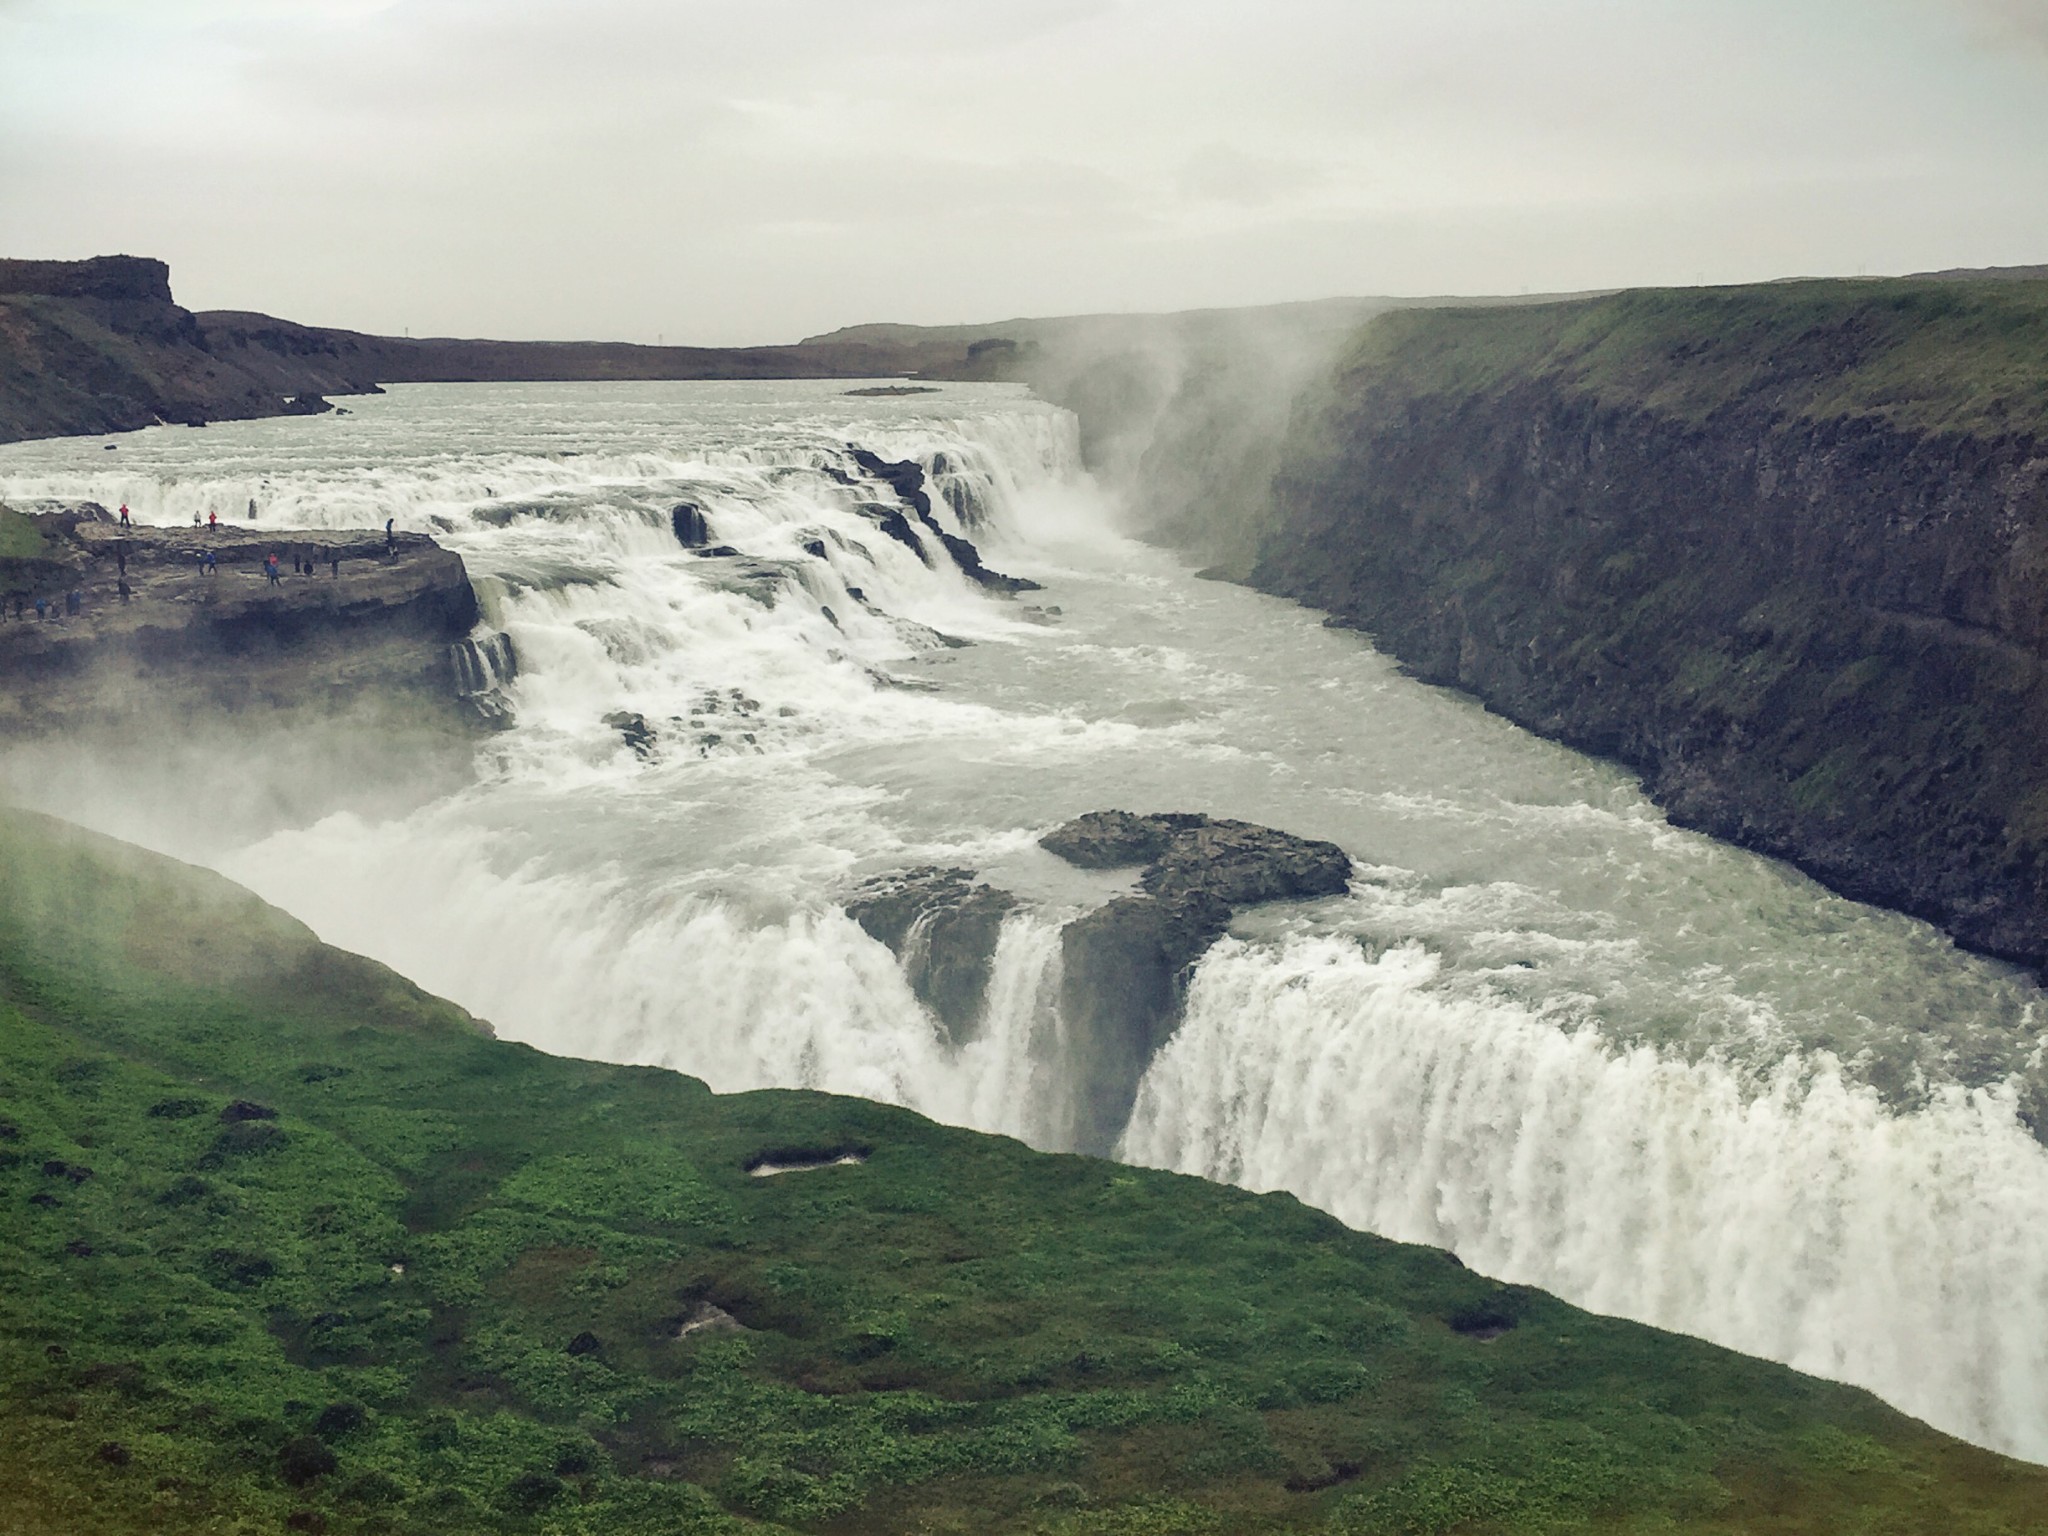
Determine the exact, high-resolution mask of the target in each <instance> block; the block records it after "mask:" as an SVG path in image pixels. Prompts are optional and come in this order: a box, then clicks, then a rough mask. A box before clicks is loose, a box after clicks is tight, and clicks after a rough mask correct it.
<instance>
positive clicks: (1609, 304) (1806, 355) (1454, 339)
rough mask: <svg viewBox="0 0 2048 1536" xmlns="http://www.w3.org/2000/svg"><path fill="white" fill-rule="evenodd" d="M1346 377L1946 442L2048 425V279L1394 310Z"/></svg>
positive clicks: (1673, 292) (1658, 293)
mask: <svg viewBox="0 0 2048 1536" xmlns="http://www.w3.org/2000/svg"><path fill="white" fill-rule="evenodd" d="M1345 370H1346V372H1347V373H1348V374H1350V375H1351V376H1352V377H1353V378H1354V380H1357V381H1360V382H1364V383H1367V384H1376V385H1378V386H1380V387H1385V388H1388V389H1391V390H1392V391H1394V392H1396V393H1401V394H1408V395H1453V396H1455V395H1463V394H1474V393H1489V392H1493V391H1498V390H1502V389H1506V388H1508V387H1511V386H1512V385H1513V384H1515V383H1516V382H1517V381H1523V380H1535V379H1541V380H1546V381H1549V382H1553V383H1555V382H1560V381H1561V382H1564V383H1566V384H1568V385H1570V386H1571V387H1573V388H1575V389H1577V390H1580V391H1583V392H1585V393H1587V394H1590V395H1593V396H1595V397H1597V398H1599V399H1600V400H1602V401H1604V402H1607V403H1610V404H1616V405H1624V406H1640V407H1646V408H1649V409H1652V410H1656V411H1659V412H1662V413H1664V414H1667V415H1671V416H1675V417H1679V418H1682V419H1687V420H1698V419H1701V418H1704V417H1706V416H1708V415H1710V414H1712V413H1713V412H1714V411H1716V410H1719V409H1721V408H1723V407H1726V406H1730V405H1734V404H1738V403H1743V402H1756V403H1761V404H1764V405H1767V406H1768V407H1769V408H1771V409H1772V410H1774V411H1780V412H1783V413H1784V414H1787V415H1790V416H1794V417H1811V418H1836V417H1854V416H1870V417H1876V418H1881V419H1883V420H1885V421H1888V422H1891V423H1893V424H1894V425H1897V426H1902V427H1910V428H1917V429H1920V430H1926V431H1937V432H1975V433H1980V434H1989V435H1994V436H1995V435H1998V434H2000V433H2006V432H2024V433H2035V434H2038V433H2041V432H2044V431H2048V281H2010V282H1990V281H1987V282H1968V281H1962V282H1929V281H1925V280H1914V279H1907V278H1896V279H1883V280H1873V281H1854V282H1851V281H1844V280H1824V281H1821V280H1817V281H1809V282H1793V283H1770V284H1761V285H1757V286H1754V287H1743V288H1684V289H1637V290H1632V291H1630V292H1626V293H1619V294H1614V295H1611V296H1609V297H1605V298H1598V299H1586V300H1578V301H1573V302H1568V303H1560V304H1538V305H1528V306H1509V307H1501V308H1487V309H1433V310H1407V311H1397V312H1394V313H1390V314H1387V315H1383V316H1381V317H1379V318H1378V319H1376V320H1374V321H1373V322H1372V323H1371V324H1370V325H1368V326H1367V327H1366V328H1365V329H1364V331H1363V332H1362V333H1361V335H1360V338H1359V340H1358V342H1357V343H1356V344H1355V345H1354V347H1353V349H1352V351H1351V353H1350V354H1349V356H1348V358H1347V360H1346V363H1345Z"/></svg>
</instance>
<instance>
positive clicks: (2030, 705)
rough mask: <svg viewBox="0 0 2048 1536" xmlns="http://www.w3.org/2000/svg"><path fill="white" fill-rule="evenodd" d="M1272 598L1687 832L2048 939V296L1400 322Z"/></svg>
mask: <svg viewBox="0 0 2048 1536" xmlns="http://www.w3.org/2000/svg"><path fill="white" fill-rule="evenodd" d="M1252 580H1253V581H1254V582H1255V584H1257V585H1259V586H1261V587H1264V588H1265V589H1267V590H1269V591H1272V592H1276V593H1280V594H1284V595H1286V596H1289V597H1293V598H1297V599H1300V600H1301V601H1304V602H1307V603H1311V604H1314V605H1315V606H1318V607H1321V608H1324V609H1327V610H1328V611H1329V612H1330V613H1332V614H1333V615H1336V616H1338V618H1339V619H1340V620H1341V621H1343V622H1345V623H1349V624H1354V625H1357V626H1359V627H1361V628H1363V629H1366V630H1369V631H1370V632H1371V633H1372V634H1373V636H1374V637H1375V638H1376V639H1377V641H1378V642H1379V643H1380V644H1381V645H1382V646H1383V647H1385V648H1386V649H1388V650H1389V651H1391V652H1392V653H1394V654H1395V655H1397V656H1399V657H1400V658H1401V659H1402V660H1403V661H1404V662H1406V663H1407V664H1408V665H1409V666H1410V667H1411V668H1412V669H1413V670H1414V671H1415V672H1416V673H1417V674H1418V675H1419V676H1421V677H1423V678H1425V679H1428V680H1430V681H1434V682H1441V683H1446V684H1451V685H1454V686H1458V687H1461V688H1465V689H1467V690H1469V691H1471V692H1473V693H1475V694H1477V695H1478V696H1479V697H1480V698H1482V699H1483V700H1485V701H1486V702H1487V704H1489V705H1490V706H1491V707H1493V708H1495V709H1497V710H1499V711H1500V712H1501V713H1503V714H1505V715H1507V716H1509V717H1510V718H1512V719H1514V720H1516V721H1518V722H1520V723H1522V724H1525V725H1528V726H1530V727H1532V728H1534V729H1536V730H1539V731H1542V732H1544V733H1546V734H1549V735H1553V736H1556V737H1559V738H1561V739H1563V740H1565V741H1568V742H1571V743H1572V744H1574V745H1577V746H1580V747H1583V748H1586V749H1589V750H1592V751H1595V752H1600V753H1603V754H1607V755H1610V756H1613V757H1617V758H1620V759H1621V760H1623V761H1625V762H1627V763H1630V764H1631V765H1633V766H1635V767H1637V768H1638V769H1640V770H1641V771H1642V773H1643V775H1644V778H1645V782H1646V784H1647V786H1648V788H1649V790H1650V792H1651V793H1652V794H1653V795H1654V796H1655V797H1656V798H1657V799H1658V800H1659V802H1660V803H1662V804H1663V805H1664V806H1665V807H1667V808H1668V809H1669V811H1670V812H1671V813H1672V815H1673V816H1674V818H1675V819H1677V820H1679V821H1680V822H1683V823H1686V824H1690V825H1693V826H1697V827H1701V828H1704V829H1706V830H1708V831H1711V832H1713V833H1716V834H1718V835H1721V836H1724V837H1727V838H1730V839H1732V840H1734V841H1737V842H1740V843H1743V844H1746V845H1748V846H1751V847H1754V848H1758V849H1761V850H1763V851H1766V852H1769V853H1773V854H1777V855H1780V856H1782V857H1785V858H1787V859H1790V860H1792V861H1793V862H1795V863H1797V864H1799V865H1801V866H1803V867H1804V868H1806V869H1808V870H1810V871H1811V872H1813V873H1814V874H1816V875H1818V876H1819V877H1821V878H1822V879H1824V880H1826V881H1827V882H1829V883H1830V884H1832V885H1834V886H1835V887H1837V888H1838V889H1841V890H1843V891H1845V892H1848V893H1849V894H1852V895H1855V896H1858V897H1861V898H1864V899H1868V900H1872V901H1876V902H1880V903H1884V904H1887V905H1891V906H1895V907H1898V908H1902V909H1904V910H1906V911H1909V912H1913V913H1916V914H1918V915H1921V916H1923V917H1926V918H1928V919H1930V920H1932V921H1934V922H1937V923H1939V924H1941V925H1943V926H1944V927H1946V928H1947V929H1948V930H1949V931H1950V932H1951V933H1953V934H1954V935H1955V936H1956V937H1957V938H1958V939H1959V940H1960V941H1962V942H1963V943H1965V944H1967V945H1970V946H1972V947H1974V948H1978V949H1981V950H1985V951H1988V952H1991V953H1994V954H2000V955H2005V956H2009V957H2012V958H2015V959H2019V960H2023V961H2027V962H2030V963H2034V964H2040V963H2043V962H2044V961H2048V750H2044V749H2048V671H2044V667H2043V662H2044V659H2048V283H2043V282H2040V281H2026V280H2009V281H2004V282H1998V283H1988V282H1987V283H1954V282H1948V283H1937V282H1931V281H1924V282H1913V281H1895V282H1876V283H1805V284H1784V285H1772V286H1769V287H1761V288H1752V289H1735V290H1718V291H1716V290H1708V291H1690V292H1685V293H1631V294H1623V295H1617V296H1613V297H1609V298H1603V299H1597V300H1592V301H1588V302H1583V303H1575V304H1561V305H1545V306H1538V307H1533V308H1527V309H1517V310H1494V311H1483V312H1482V311H1470V310H1467V311H1458V310H1442V311H1436V312H1432V313H1426V314H1405V315H1391V316H1387V317H1384V318H1382V319H1381V320H1379V321H1377V322H1376V323H1374V324H1373V325H1372V326H1370V327H1368V328H1367V330H1366V331H1365V332H1364V334H1363V336H1362V338H1361V340H1360V342H1359V343H1358V344H1357V345H1356V346H1355V348H1354V349H1353V350H1352V351H1351V352H1350V353H1349V354H1348V356H1347V357H1346V359H1345V360H1344V362H1343V364H1342V365H1341V367H1340V368H1339V369H1338V370H1337V372H1336V375H1335V377H1334V379H1333V381H1332V382H1331V384H1330V385H1329V387H1328V388H1327V390H1325V391H1324V392H1323V393H1322V394H1321V395H1320V396H1319V397H1318V398H1317V400H1316V401H1315V402H1314V405H1313V408H1312V409H1308V410H1304V411H1303V412H1301V413H1299V414H1298V415H1297V419H1296V422H1295V426H1294V430H1293V432H1292V434H1291V436H1290V438H1289V441H1288V444H1287V447H1286V449H1285V451H1284V454H1283V455H1282V468H1281V470H1280V472H1279V474H1278V475H1277V477H1276V479H1275V482H1274V499H1273V508H1272V512H1271V516H1270V521H1269V522H1267V524H1266V525H1265V526H1264V528H1263V530H1262V533H1261V536H1260V541H1259V548H1258V554H1257V558H1256V562H1255V566H1254V569H1253V572H1252Z"/></svg>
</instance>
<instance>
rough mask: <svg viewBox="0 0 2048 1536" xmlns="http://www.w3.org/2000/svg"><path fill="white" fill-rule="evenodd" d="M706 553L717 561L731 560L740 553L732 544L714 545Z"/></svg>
mask: <svg viewBox="0 0 2048 1536" xmlns="http://www.w3.org/2000/svg"><path fill="white" fill-rule="evenodd" d="M704 553H705V554H706V555H709V556H711V557H713V558H715V559H730V558H731V557H733V556H734V555H737V554H738V553H739V551H738V550H736V549H734V548H733V547H732V546H731V545H730V544H714V545H712V546H711V547H710V548H709V549H707V550H705V551H704Z"/></svg>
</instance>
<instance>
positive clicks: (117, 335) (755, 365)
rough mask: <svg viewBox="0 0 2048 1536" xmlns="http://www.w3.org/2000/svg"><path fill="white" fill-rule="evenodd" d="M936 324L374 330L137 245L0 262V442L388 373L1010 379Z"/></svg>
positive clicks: (409, 378) (284, 409)
mask: <svg viewBox="0 0 2048 1536" xmlns="http://www.w3.org/2000/svg"><path fill="white" fill-rule="evenodd" d="M1011 361H1012V354H1011V351H1010V350H1009V349H1004V348H1001V347H998V348H995V349H993V350H992V352H990V353H989V354H988V355H986V356H985V355H984V354H983V353H982V352H976V351H974V350H973V349H972V348H971V347H970V345H969V343H968V341H965V340H959V339H955V338H954V337H952V336H950V335H948V336H938V335H908V336H904V337H902V338H890V339H869V338H863V337H844V338H825V339H820V340H816V341H810V342H802V343H799V344H797V345H795V346H777V347H643V346H633V345H630V344H628V343H625V342H603V341H565V342H552V341H484V340H466V339H460V338H453V337H421V338H412V337H396V336H371V335H366V334H364V333H362V332H359V331H346V330H336V329H330V328H326V327H321V326H310V325H300V324H297V323H295V322H293V321H290V320H280V319H277V318H275V317H273V316H270V315H261V314H252V313H248V312H246V311H240V310H215V311H211V312H208V313H205V314H194V313H193V312H192V311H190V310H187V309H184V308H182V307H181V306H180V305H178V304H177V303H176V301H175V300H174V299H173V298H172V295H171V285H170V269H169V267H167V266H166V265H165V264H164V263H163V262H161V261H155V260H151V259H149V258H146V257H138V256H99V257H94V258H92V259H91V260H88V261H0V442H11V441H16V440H19V439H22V438H33V437H60V436H67V435H72V434H78V433H93V432H126V431H133V430H135V429H136V428H138V427H147V426H154V425H156V424H158V423H160V422H182V423H185V424H187V425H192V426H198V425H203V424H204V423H206V422H209V421H232V420H239V419H244V418H248V417H253V416H275V415H280V414H285V413H289V412H293V411H312V410H323V409H325V408H326V404H325V398H324V397H326V396H329V395H346V394H368V393H373V392H374V391H375V390H376V389H377V388H378V387H379V386H380V385H383V384H400V383H408V384H409V383H449V382H464V381H470V380H512V379H545V380H567V379H786V378H796V379H808V378H848V379H854V378H860V379H865V378H887V377H893V376H897V375H902V374H911V373H919V374H926V375H930V376H934V377H943V378H988V377H1008V376H1010V374H1009V372H1008V365H1009V364H1010V362H1011Z"/></svg>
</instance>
